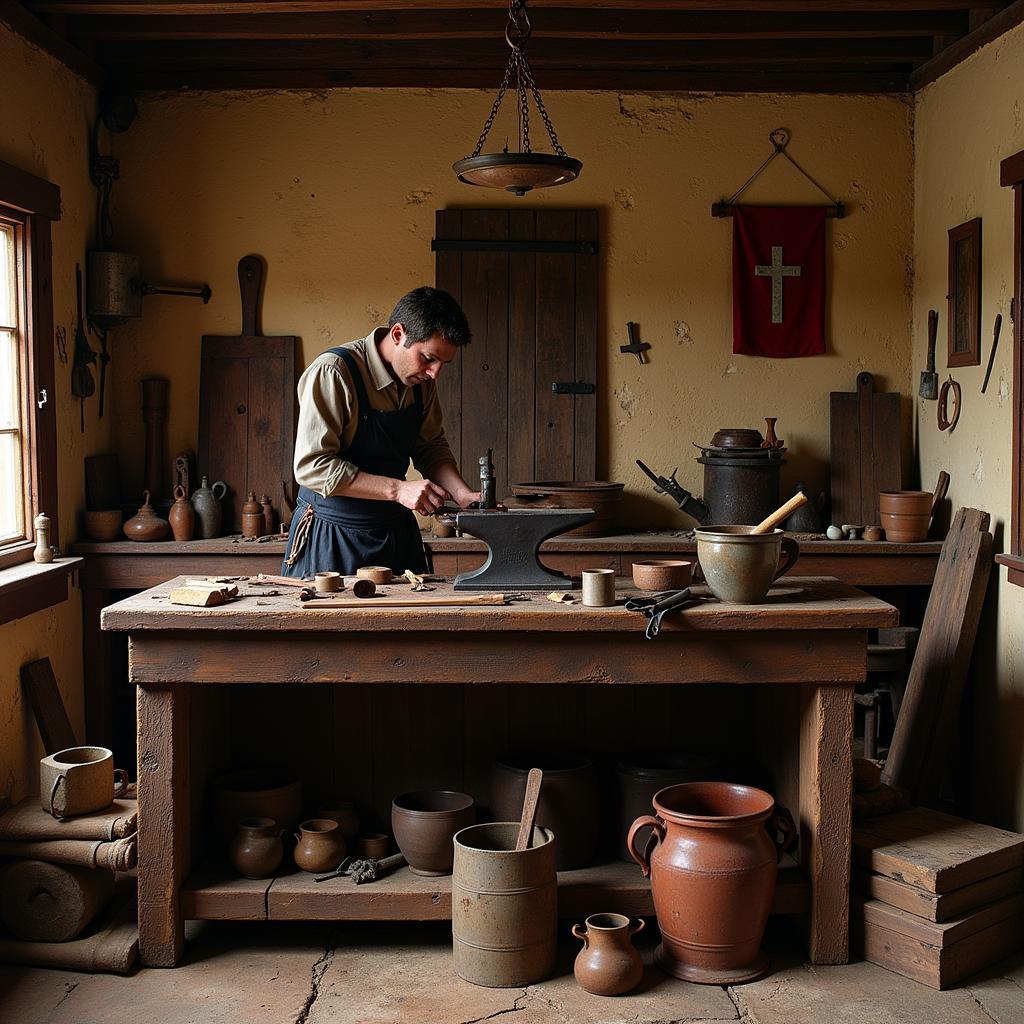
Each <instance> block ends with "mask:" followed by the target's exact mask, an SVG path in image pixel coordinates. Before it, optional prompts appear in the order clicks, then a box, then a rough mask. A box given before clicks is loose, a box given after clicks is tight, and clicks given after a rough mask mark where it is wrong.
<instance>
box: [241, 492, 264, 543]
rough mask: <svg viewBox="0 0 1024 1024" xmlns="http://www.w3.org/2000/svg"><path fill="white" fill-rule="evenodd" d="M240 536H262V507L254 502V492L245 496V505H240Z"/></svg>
mask: <svg viewBox="0 0 1024 1024" xmlns="http://www.w3.org/2000/svg"><path fill="white" fill-rule="evenodd" d="M242 536H243V537H249V538H256V537H262V536H263V506H262V505H261V504H260V503H259V502H258V501H257V500H256V492H255V491H250V492H249V493H248V494H247V495H246V498H245V504H244V505H242Z"/></svg>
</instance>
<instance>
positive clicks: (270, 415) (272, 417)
mask: <svg viewBox="0 0 1024 1024" xmlns="http://www.w3.org/2000/svg"><path fill="white" fill-rule="evenodd" d="M289 373H294V364H293V365H292V366H291V367H288V366H286V365H285V360H283V359H280V358H275V357H274V356H267V357H256V358H254V359H250V360H249V400H248V410H249V411H248V414H247V415H246V416H244V417H242V416H239V417H238V418H239V419H244V420H245V421H246V431H247V440H246V451H247V452H248V458H247V460H246V481H245V487H246V490H247V491H255V492H256V498H257V499H259V497H260V495H262V494H266V495H268V496H269V497H270V502H271V504H272V505H273V507H274V512H275V513H276V515H277V516H278V517H280V516H281V514H282V513H284V512H286V506H285V504H284V493H285V491H287V493H289V494H290V493H291V488H290V486H289V485H290V483H291V479H292V473H291V469H290V467H289V471H288V473H287V475H282V466H281V449H282V445H284V444H285V443H289V444H290V443H291V439H292V436H293V435H291V434H290V432H289V431H288V425H287V423H286V422H285V418H286V416H289V415H291V409H292V407H291V405H290V403H287V402H286V403H282V401H281V396H282V392H283V390H284V389H285V387H286V386H287V385H286V383H285V382H286V381H287V380H288V374H289ZM286 439H287V441H286Z"/></svg>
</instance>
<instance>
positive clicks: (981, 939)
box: [851, 893, 1024, 989]
mask: <svg viewBox="0 0 1024 1024" xmlns="http://www.w3.org/2000/svg"><path fill="white" fill-rule="evenodd" d="M1022 911H1024V895H1022V894H1020V893H1017V894H1016V895H1014V896H1008V897H1006V898H1005V899H1002V900H999V901H998V902H996V903H990V904H989V905H988V906H987V907H982V908H981V909H980V910H974V911H972V912H971V913H969V914H966V915H964V916H963V917H958V918H955V919H954V920H952V921H945V922H941V923H936V922H933V921H925V920H923V919H922V918H920V917H916V916H915V915H913V914H909V913H907V912H906V911H905V910H899V909H897V908H896V907H890V906H888V905H887V904H885V903H882V902H881V901H880V900H865V899H863V897H860V896H858V895H855V896H854V898H853V907H852V913H851V923H852V926H853V947H854V950H855V951H856V950H858V949H859V950H860V951H861V952H862V953H863V956H864V959H865V960H869V961H870V962H871V963H873V964H878V966H879V967H885V968H886V969H887V970H890V971H893V972H895V973H896V974H901V975H903V976H904V977H905V978H911V979H912V980H914V981H919V982H921V983H922V984H923V985H928V986H929V987H930V988H934V989H945V988H949V987H950V986H952V985H955V984H956V983H957V982H959V981H962V980H963V979H964V978H966V977H969V976H970V975H972V974H976V973H977V972H978V971H980V970H983V969H984V968H985V967H987V966H989V965H990V964H992V963H995V962H996V961H997V960H1000V959H1002V958H1003V957H1005V956H1007V955H1009V954H1010V953H1012V952H1013V951H1014V950H1017V949H1019V948H1020V947H1021V945H1022V944H1024V916H1022Z"/></svg>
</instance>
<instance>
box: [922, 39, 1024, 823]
mask: <svg viewBox="0 0 1024 1024" xmlns="http://www.w3.org/2000/svg"><path fill="white" fill-rule="evenodd" d="M1022 68H1024V27H1018V28H1016V29H1014V30H1013V31H1012V32H1010V33H1007V34H1006V35H1005V36H1003V37H1001V38H1000V39H998V40H996V42H994V43H992V44H990V45H989V46H986V47H985V48H984V49H982V50H980V51H979V52H978V53H977V54H975V55H974V56H972V57H971V58H969V59H968V60H967V61H965V62H964V63H963V64H961V65H960V66H959V67H957V68H955V69H954V70H953V71H951V72H950V73H949V74H947V75H945V76H943V77H942V78H940V79H939V80H938V81H937V82H935V83H934V84H933V85H930V86H928V87H927V88H926V89H925V90H923V92H922V93H921V94H920V95H919V97H918V102H917V110H916V141H915V164H916V168H915V188H914V257H915V259H914V267H915V273H914V332H913V336H914V370H915V373H914V376H915V390H916V377H917V370H918V369H920V368H921V367H923V366H924V359H925V351H926V338H927V332H926V325H927V316H928V310H929V309H937V310H939V315H940V320H939V345H938V347H939V349H940V353H939V358H938V359H937V365H938V368H939V370H940V373H941V375H942V378H943V379H945V377H946V371H945V370H944V368H945V364H946V358H945V347H946V327H947V324H946V319H947V318H946V300H945V296H946V291H947V287H946V269H947V237H946V232H947V230H948V229H949V228H951V227H954V226H955V225H957V224H961V223H963V222H964V221H966V220H969V219H970V218H972V217H981V218H982V234H981V238H982V291H981V297H982V305H981V311H982V316H981V340H982V346H981V348H982V365H981V366H971V367H961V368H959V369H956V370H953V371H952V375H953V377H954V378H955V379H956V380H957V381H959V382H960V384H961V385H962V388H963V413H962V415H961V417H960V422H959V424H958V425H957V427H956V430H955V431H954V432H953V433H952V434H950V433H940V432H939V431H938V430H937V428H936V425H935V403H934V402H926V401H924V400H922V399H917V403H916V404H917V417H916V419H917V423H916V431H917V434H918V446H919V449H920V460H921V475H922V477H923V478H924V480H925V481H926V482H930V481H932V480H934V478H935V477H936V476H937V474H938V472H939V470H940V469H946V470H947V471H948V472H949V474H950V477H951V484H950V495H951V497H952V499H953V506H954V507H957V506H959V505H969V506H973V507H975V508H980V509H985V510H987V511H988V512H990V513H991V515H992V524H993V528H994V530H995V535H996V541H997V549H998V550H1003V539H1004V534H1006V533H1008V531H1009V525H1010V502H1011V494H1010V487H1011V477H1012V426H1013V405H1012V403H1013V401H1014V395H1013V388H1012V384H1013V372H1012V364H1011V356H1012V352H1013V342H1012V325H1011V323H1010V317H1009V312H1010V298H1011V296H1012V294H1013V245H1012V235H1013V193H1012V190H1011V189H1007V188H1001V187H1000V185H999V164H1000V161H1001V160H1003V159H1005V158H1006V157H1007V156H1010V155H1011V154H1013V153H1016V152H1017V151H1019V150H1021V149H1024V76H1022V74H1021V69H1022ZM997 312H1001V313H1002V314H1003V330H1002V336H1001V338H1000V342H999V349H998V353H997V356H996V362H995V366H994V368H993V371H992V379H991V381H990V382H989V386H988V391H987V392H986V393H985V394H984V395H982V394H981V383H982V379H983V377H984V373H985V366H986V364H987V363H988V358H989V353H990V351H991V341H992V328H993V322H994V320H995V315H996V313H997ZM1020 400H1021V399H1020V396H1016V401H1018V402H1019V401H1020ZM993 576H994V577H998V580H993V583H992V586H991V587H990V588H989V594H988V598H987V602H986V605H985V612H984V619H983V622H982V626H981V632H980V635H979V640H978V647H977V650H976V656H975V661H974V672H973V674H972V679H971V686H972V689H973V718H972V722H971V726H972V728H973V733H974V793H973V801H972V804H973V807H974V810H975V813H976V814H977V815H978V816H979V817H983V818H985V819H987V820H992V821H994V822H997V823H1000V824H1003V825H1005V826H1009V827H1012V828H1016V829H1024V646H1022V631H1021V621H1022V613H1024V591H1022V590H1021V588H1019V587H1015V586H1011V585H1010V584H1008V583H1007V581H1006V571H1005V570H1003V569H998V568H996V569H994V570H993Z"/></svg>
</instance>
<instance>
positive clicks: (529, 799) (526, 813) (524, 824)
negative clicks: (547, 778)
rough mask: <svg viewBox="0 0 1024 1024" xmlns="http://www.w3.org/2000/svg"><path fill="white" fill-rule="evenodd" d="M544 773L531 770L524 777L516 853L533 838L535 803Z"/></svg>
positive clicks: (524, 847)
mask: <svg viewBox="0 0 1024 1024" xmlns="http://www.w3.org/2000/svg"><path fill="white" fill-rule="evenodd" d="M543 781H544V773H543V772H542V771H541V770H540V769H539V768H531V769H530V774H529V775H527V776H526V795H525V796H524V797H523V813H522V816H521V817H520V819H519V833H518V835H517V836H516V853H522V851H523V850H525V849H526V848H527V847H528V846H529V845H530V840H531V839H532V838H533V819H534V818H536V817H537V801H538V800H540V786H541V783H542V782H543Z"/></svg>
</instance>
